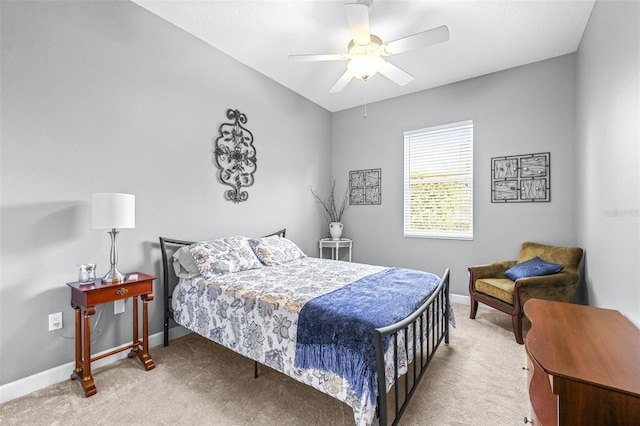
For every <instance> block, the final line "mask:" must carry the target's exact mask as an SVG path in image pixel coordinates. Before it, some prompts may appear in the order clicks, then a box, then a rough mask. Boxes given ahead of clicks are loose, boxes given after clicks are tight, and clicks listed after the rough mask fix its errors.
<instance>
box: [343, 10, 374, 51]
mask: <svg viewBox="0 0 640 426" xmlns="http://www.w3.org/2000/svg"><path fill="white" fill-rule="evenodd" d="M344 12H345V15H346V16H347V23H348V24H349V31H351V38H352V39H353V41H354V42H355V43H357V44H361V45H367V44H369V42H371V34H370V32H369V5H367V4H364V3H346V4H345V5H344Z"/></svg>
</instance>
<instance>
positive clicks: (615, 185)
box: [576, 1, 640, 326]
mask: <svg viewBox="0 0 640 426" xmlns="http://www.w3.org/2000/svg"><path fill="white" fill-rule="evenodd" d="M639 29H640V3H639V2H637V1H628V2H610V1H604V2H603V1H598V2H596V4H595V7H594V9H593V12H592V13H591V18H590V20H589V23H588V25H587V29H586V31H585V33H584V36H583V38H582V41H581V43H580V47H579V49H578V54H577V58H578V59H577V80H576V81H577V92H578V101H577V135H578V136H577V145H576V158H577V164H578V167H577V169H576V172H577V173H576V182H578V183H579V185H578V196H577V204H576V205H577V208H576V212H577V214H576V218H577V221H576V223H577V225H578V226H577V228H578V242H579V243H580V244H581V245H582V246H583V247H584V248H585V250H586V255H585V256H586V262H585V266H586V270H585V278H586V283H587V286H586V290H587V296H588V298H589V303H590V304H591V305H596V306H601V307H605V308H612V309H617V310H620V311H622V312H623V313H624V314H625V315H626V316H627V317H628V318H629V319H631V320H632V321H633V322H634V323H635V324H636V325H638V326H640V280H638V264H639V263H640V171H639V170H640V169H639V168H638V165H639V164H640V45H639V44H640V43H639V42H640V34H639Z"/></svg>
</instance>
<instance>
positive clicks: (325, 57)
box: [289, 53, 349, 62]
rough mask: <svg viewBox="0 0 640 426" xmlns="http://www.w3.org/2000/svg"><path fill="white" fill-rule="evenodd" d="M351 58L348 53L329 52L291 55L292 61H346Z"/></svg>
mask: <svg viewBox="0 0 640 426" xmlns="http://www.w3.org/2000/svg"><path fill="white" fill-rule="evenodd" d="M347 59H349V55H348V54H347V53H327V54H320V55H289V60H290V61H295V62H317V61H346V60H347Z"/></svg>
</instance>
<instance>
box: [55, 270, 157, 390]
mask: <svg viewBox="0 0 640 426" xmlns="http://www.w3.org/2000/svg"><path fill="white" fill-rule="evenodd" d="M136 275H137V277H136ZM155 279H156V277H154V276H152V275H147V274H143V273H141V272H133V273H130V274H126V279H125V281H122V282H118V283H116V282H113V283H108V282H102V280H101V279H100V278H98V279H97V280H96V281H94V282H89V283H81V282H73V283H67V285H68V286H69V287H70V288H71V307H73V308H74V309H75V311H76V333H75V334H76V368H75V370H74V371H73V374H72V375H71V379H72V380H73V379H78V380H80V383H81V384H82V388H83V389H84V394H85V396H87V397H89V396H91V395H94V394H95V393H96V392H97V390H96V385H95V383H94V381H93V376H92V375H91V363H92V362H93V361H97V360H99V359H102V358H106V357H108V356H111V355H113V354H116V353H118V352H122V351H125V350H127V349H131V352H129V355H128V356H129V357H130V358H131V357H134V356H137V357H138V358H139V359H140V361H142V364H143V365H144V368H145V369H146V370H147V371H148V370H151V369H153V368H154V367H155V364H154V363H153V360H152V359H151V356H150V355H149V322H148V309H147V302H149V301H151V300H153V280H155ZM138 296H139V297H140V298H141V299H142V339H139V338H138ZM129 297H133V343H132V344H131V345H129V346H125V347H123V348H120V349H116V350H113V351H111V352H109V353H105V354H102V355H100V356H96V357H94V358H91V315H93V314H95V313H96V305H99V304H102V303H108V302H114V301H116V300H121V299H128V298H129Z"/></svg>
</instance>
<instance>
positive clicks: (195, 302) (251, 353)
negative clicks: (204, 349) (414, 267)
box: [173, 257, 412, 425]
mask: <svg viewBox="0 0 640 426" xmlns="http://www.w3.org/2000/svg"><path fill="white" fill-rule="evenodd" d="M384 269H386V268H384V267H381V266H373V265H365V264H359V263H348V262H341V261H333V260H328V259H317V258H311V257H304V258H302V259H298V260H294V261H291V262H288V263H285V264H282V265H277V266H269V267H264V268H257V269H250V270H245V271H241V272H236V273H230V274H226V275H220V276H218V277H216V278H215V279H214V280H207V279H205V278H203V277H196V278H190V279H183V280H181V281H180V284H179V285H178V286H177V287H176V289H175V291H174V297H173V303H174V318H175V320H176V322H177V323H178V324H180V325H182V326H184V327H186V328H188V329H189V330H191V331H194V332H196V333H198V334H200V335H202V336H204V337H206V338H207V339H210V340H213V341H214V342H217V343H219V344H221V345H223V346H225V347H227V348H229V349H232V350H234V351H236V352H238V353H240V354H242V355H244V356H246V357H248V358H251V359H253V360H256V361H258V362H260V363H262V364H265V365H267V366H269V367H271V368H274V369H275V370H278V371H280V372H282V373H284V374H286V375H288V376H290V377H293V378H294V379H296V380H298V381H300V382H302V383H305V384H307V385H309V386H312V387H314V388H315V389H318V390H320V391H321V392H324V393H326V394H329V395H331V396H333V397H334V398H337V399H339V400H341V401H343V402H345V403H347V404H348V405H350V406H351V407H352V408H353V411H354V418H355V422H356V424H357V425H370V424H372V423H373V421H374V417H375V409H376V407H375V402H373V403H370V402H368V401H369V400H373V401H375V399H376V398H369V397H368V396H369V395H368V391H365V393H363V394H362V397H361V398H359V397H357V396H356V392H354V390H353V389H350V388H349V386H348V384H347V382H346V381H345V380H344V379H342V378H341V377H338V376H336V375H335V374H333V373H329V372H326V371H321V370H314V369H299V368H295V367H294V359H295V350H296V332H297V325H298V314H299V312H300V310H301V309H302V306H303V305H304V304H305V303H306V302H307V301H308V300H311V299H313V298H315V297H318V296H321V295H323V294H326V293H329V292H331V291H334V290H336V289H338V288H340V287H342V286H344V285H347V284H350V283H352V282H354V281H357V280H359V279H361V278H363V277H365V276H369V275H372V274H375V273H378V272H380V271H382V270H384ZM410 338H411V337H410ZM398 347H399V348H403V347H404V344H400V342H399V344H398ZM392 349H393V348H389V351H391V350H392ZM372 350H373V348H372ZM399 352H402V351H399ZM399 355H400V356H404V358H403V359H401V362H400V364H401V367H403V368H404V369H405V370H406V365H407V363H408V362H410V361H411V359H412V354H408V356H407V354H402V353H401V354H399ZM389 358H390V357H387V359H389ZM407 358H409V359H408V360H407ZM388 362H389V363H388V365H387V369H388V370H389V369H390V368H392V367H391V363H390V360H389V361H388ZM389 376H391V375H388V376H387V377H389ZM390 380H392V379H390ZM391 385H392V383H391V382H389V381H388V383H387V387H388V388H390V386H391Z"/></svg>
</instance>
